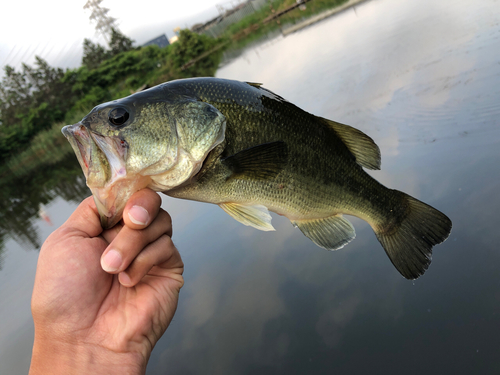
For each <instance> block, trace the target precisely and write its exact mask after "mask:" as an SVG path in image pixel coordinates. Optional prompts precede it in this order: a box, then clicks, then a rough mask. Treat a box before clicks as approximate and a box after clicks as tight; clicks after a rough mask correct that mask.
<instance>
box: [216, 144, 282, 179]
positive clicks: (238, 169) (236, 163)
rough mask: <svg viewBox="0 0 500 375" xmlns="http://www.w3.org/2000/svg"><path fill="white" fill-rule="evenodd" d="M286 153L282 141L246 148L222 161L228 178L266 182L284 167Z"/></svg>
mask: <svg viewBox="0 0 500 375" xmlns="http://www.w3.org/2000/svg"><path fill="white" fill-rule="evenodd" d="M287 157H288V153H287V147H286V143H285V142H282V141H277V142H270V143H264V144H261V145H258V146H254V147H250V148H247V149H246V150H243V151H240V152H238V153H236V154H234V155H231V156H228V157H227V158H225V159H223V160H222V163H224V164H225V165H226V166H227V167H228V168H229V170H230V171H231V175H230V176H229V178H240V179H245V178H250V179H253V180H267V179H271V178H274V177H275V176H276V175H277V174H278V173H279V172H280V171H281V170H282V169H283V167H284V166H285V163H286V161H287Z"/></svg>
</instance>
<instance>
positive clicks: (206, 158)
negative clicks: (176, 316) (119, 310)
mask: <svg viewBox="0 0 500 375" xmlns="http://www.w3.org/2000/svg"><path fill="white" fill-rule="evenodd" d="M63 133H64V134H65V135H66V137H67V138H68V140H69V141H70V143H71V144H72V146H73V148H74V150H75V153H76V155H77V157H78V160H79V161H80V164H81V165H82V169H83V171H84V173H85V175H86V178H87V184H88V185H89V187H90V188H91V190H92V193H93V195H94V200H95V201H96V205H97V207H98V209H99V212H100V214H101V222H102V224H103V226H104V227H108V226H112V225H114V224H115V223H116V222H117V221H118V220H120V217H121V213H122V211H123V207H124V206H125V203H126V200H127V199H128V197H130V195H131V194H133V192H134V191H137V190H139V189H141V188H144V187H150V188H152V189H154V190H156V191H162V192H164V193H165V194H168V195H170V196H173V197H177V198H184V199H191V200H198V201H202V202H208V203H214V204H218V205H219V206H220V207H221V208H222V209H224V210H225V211H226V212H227V213H228V214H229V215H231V216H232V217H233V218H235V219H236V220H238V221H240V222H242V223H243V224H245V225H250V226H253V227H255V228H257V229H261V230H273V229H274V228H273V227H272V225H271V216H270V215H269V211H272V212H276V213H278V214H280V215H284V216H286V217H287V218H288V219H290V221H291V222H292V224H293V225H294V226H296V227H298V228H299V229H300V230H301V231H302V233H303V234H304V235H306V236H307V237H308V238H310V239H311V240H312V241H313V242H314V243H315V244H317V245H318V246H320V247H323V248H326V249H329V250H336V249H339V248H341V247H343V246H344V245H346V244H347V243H348V242H350V241H351V240H352V239H353V238H354V237H355V231H354V228H353V226H352V225H351V224H350V222H349V221H348V220H347V219H345V218H344V217H343V215H344V214H348V215H354V216H357V217H360V218H361V219H363V220H365V221H367V222H368V223H369V224H370V225H371V227H372V228H373V230H374V231H375V234H376V235H377V238H378V240H379V242H380V243H381V244H382V246H383V247H384V249H385V251H386V253H387V255H388V256H389V258H390V260H391V261H392V263H393V264H394V266H395V267H396V268H397V269H398V271H399V272H400V273H401V274H402V275H403V276H404V277H406V278H409V279H414V278H416V277H418V276H420V275H421V274H423V273H424V272H425V270H426V269H427V267H428V266H429V264H430V262H431V254H432V247H433V246H434V245H436V244H439V243H441V242H443V241H444V240H445V239H446V238H447V237H448V235H449V233H450V231H451V221H450V220H449V219H448V218H447V217H446V215H444V214H443V213H441V212H439V211H438V210H436V209H434V208H433V207H431V206H429V205H427V204H425V203H423V202H420V201H418V200H417V199H415V198H413V197H410V196H409V195H407V194H405V193H403V192H399V191H397V190H392V189H388V188H386V187H385V186H383V185H381V184H380V183H379V182H377V181H376V180H375V179H374V178H372V177H371V176H370V175H368V174H367V173H366V172H365V171H364V169H363V167H365V168H369V169H379V168H380V151H379V149H378V147H377V146H376V144H375V143H374V142H373V140H372V139H371V138H370V137H368V136H367V135H365V134H363V133H362V132H360V131H359V130H356V129H354V128H352V127H350V126H347V125H343V124H340V123H336V122H334V121H330V120H327V119H323V118H321V117H317V116H314V115H312V114H310V113H307V112H306V111H304V110H302V109H300V108H299V107H297V106H295V105H294V104H292V103H289V102H288V101H286V100H285V99H283V98H282V97H280V96H279V95H276V94H274V93H273V92H271V91H269V90H267V89H265V88H263V87H262V86H261V84H258V83H245V82H238V81H232V80H225V79H216V78H194V79H186V80H176V81H171V82H167V83H165V84H162V85H159V86H156V87H154V88H152V89H149V90H146V91H143V92H140V93H137V94H134V95H131V96H129V97H127V98H123V99H120V100H116V101H113V102H109V103H104V104H101V105H99V106H97V107H96V108H94V109H93V110H92V111H91V112H90V114H89V115H87V116H86V117H85V118H84V119H83V120H82V121H81V122H80V123H78V124H75V125H71V126H67V127H65V128H64V129H63ZM94 142H95V143H94ZM106 142H107V143H106ZM82 145H83V146H82ZM96 145H97V146H96ZM92 155H93V156H92ZM92 157H94V158H95V159H96V161H95V162H94V164H92V160H90V159H92ZM89 165H94V167H93V168H90V167H89Z"/></svg>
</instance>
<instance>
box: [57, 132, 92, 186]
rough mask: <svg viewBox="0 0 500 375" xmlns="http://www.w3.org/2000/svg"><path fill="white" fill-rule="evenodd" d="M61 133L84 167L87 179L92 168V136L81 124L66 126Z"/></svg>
mask: <svg viewBox="0 0 500 375" xmlns="http://www.w3.org/2000/svg"><path fill="white" fill-rule="evenodd" d="M61 132H62V133H63V135H64V136H65V137H66V139H67V140H68V141H69V143H70V145H71V147H72V148H73V151H74V152H75V155H76V157H77V159H78V162H79V163H80V166H81V167H82V170H83V174H84V175H85V178H87V177H88V174H89V166H90V152H89V150H90V147H91V145H90V142H91V139H90V134H89V132H88V129H87V128H86V127H85V126H84V125H83V124H82V123H80V122H78V123H76V124H73V125H66V126H65V127H63V128H62V129H61Z"/></svg>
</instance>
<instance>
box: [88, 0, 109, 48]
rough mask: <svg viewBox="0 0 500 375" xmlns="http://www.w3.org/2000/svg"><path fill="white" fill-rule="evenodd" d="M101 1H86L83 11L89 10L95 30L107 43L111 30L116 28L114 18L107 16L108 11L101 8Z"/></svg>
mask: <svg viewBox="0 0 500 375" xmlns="http://www.w3.org/2000/svg"><path fill="white" fill-rule="evenodd" d="M101 3H102V0H88V1H87V3H86V4H85V5H84V6H83V9H90V11H91V13H90V16H89V18H90V20H91V21H93V22H95V24H96V25H95V29H96V31H97V32H98V33H100V34H101V35H102V36H103V37H104V39H105V40H106V42H108V43H109V40H110V34H111V32H112V31H111V30H112V29H113V28H115V29H116V28H117V25H116V18H113V17H110V16H108V12H109V9H108V8H103V7H101Z"/></svg>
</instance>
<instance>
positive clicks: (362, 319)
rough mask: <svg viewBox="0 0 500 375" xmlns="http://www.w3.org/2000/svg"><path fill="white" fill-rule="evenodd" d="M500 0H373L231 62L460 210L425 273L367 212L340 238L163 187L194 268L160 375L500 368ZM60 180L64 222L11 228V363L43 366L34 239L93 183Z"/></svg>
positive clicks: (445, 207) (7, 315)
mask: <svg viewBox="0 0 500 375" xmlns="http://www.w3.org/2000/svg"><path fill="white" fill-rule="evenodd" d="M499 6H500V2H499V1H495V0H484V1H482V2H480V3H479V2H471V1H466V0H454V1H451V0H441V1H439V2H436V1H434V0H421V1H418V2H416V1H411V2H410V1H407V2H401V1H397V0H372V1H367V2H365V3H363V4H361V5H359V6H357V7H355V8H354V9H350V10H347V11H345V12H343V13H341V14H339V15H337V16H334V17H331V18H328V19H327V20H325V21H323V22H321V23H318V24H315V25H313V26H311V27H308V28H306V29H303V30H301V31H299V32H297V33H295V34H292V35H290V36H287V37H286V38H283V37H280V36H278V37H274V38H272V39H268V40H266V41H265V42H263V43H262V44H260V45H258V46H254V47H252V48H249V49H247V50H245V51H244V52H243V53H242V54H241V55H240V56H239V57H237V58H236V59H234V60H233V61H231V62H229V63H227V64H226V65H224V66H223V67H222V68H221V69H220V70H219V71H218V73H217V76H218V77H221V78H232V79H238V80H245V81H251V82H262V83H264V85H265V87H266V88H268V89H270V90H272V91H274V92H276V93H278V94H280V95H281V96H283V97H284V98H286V99H287V100H289V101H291V102H293V103H295V104H297V105H298V106H300V107H301V108H303V109H305V110H307V111H309V112H311V113H314V114H316V115H318V116H322V117H326V118H329V119H332V120H336V121H339V122H343V123H346V124H349V125H352V126H355V127H357V128H359V129H360V130H362V131H363V132H365V133H367V134H368V135H370V136H371V137H372V138H373V139H374V140H375V141H376V143H377V144H378V145H379V146H380V148H381V152H382V170H381V171H370V174H371V175H373V176H374V177H375V178H376V179H378V180H379V181H380V182H382V183H383V184H384V185H386V186H388V187H391V188H395V189H398V190H402V191H405V192H407V193H409V194H411V195H413V196H415V197H416V198H418V199H420V200H422V201H424V202H426V203H428V204H431V205H433V206H434V207H436V208H438V209H439V210H441V211H443V212H444V213H446V214H447V215H448V216H449V217H450V218H451V220H452V221H453V225H454V226H453V231H452V233H451V236H450V238H449V239H448V240H447V241H446V242H445V243H444V244H442V245H438V246H436V247H435V248H434V256H433V262H432V264H431V266H430V268H429V270H428V271H427V273H426V274H425V275H424V276H422V277H421V278H419V279H418V280H416V281H413V282H412V281H408V280H405V279H403V278H402V277H401V276H400V275H399V273H398V272H397V271H396V270H395V269H394V267H393V266H392V264H391V263H390V261H389V259H388V258H387V256H386V255H385V253H384V251H383V249H382V247H381V246H380V244H379V243H378V241H377V240H376V238H375V235H374V234H373V232H372V230H371V228H370V227H369V226H368V225H367V224H366V223H364V222H363V221H361V220H359V219H355V218H352V222H353V224H354V226H355V228H356V232H357V237H356V239H355V240H354V241H353V242H351V243H350V244H349V245H347V246H346V247H344V248H343V249H342V250H339V251H336V252H328V251H325V250H322V249H320V248H318V247H316V246H315V245H314V244H313V243H312V242H310V241H309V240H308V239H307V238H306V237H304V236H303V235H302V233H301V232H300V231H299V230H297V229H294V228H293V227H292V226H291V225H290V223H289V221H288V220H287V219H286V218H282V217H278V216H277V215H273V224H274V226H275V228H276V230H277V231H276V232H259V231H257V230H255V229H253V228H248V227H245V226H243V225H241V224H239V223H238V222H236V221H234V220H233V219H231V218H230V217H229V216H228V215H227V214H225V213H224V212H223V211H222V210H221V209H219V208H218V207H216V206H212V205H208V204H201V203H196V202H188V201H179V200H174V199H171V198H167V197H164V200H163V207H164V208H165V209H167V210H168V211H169V212H170V213H171V214H172V216H173V222H174V233H175V234H174V242H175V243H176V244H177V246H178V248H179V249H180V251H181V254H182V256H183V259H184V262H185V264H186V272H185V278H186V283H185V287H184V289H183V291H182V293H181V299H180V304H179V309H178V312H177V314H176V316H175V318H174V321H173V322H172V325H171V327H170V328H169V329H168V331H167V333H166V334H165V336H164V337H163V338H162V339H161V340H160V342H159V343H158V345H157V347H156V348H155V350H154V352H153V355H152V358H151V361H150V364H149V367H148V374H164V373H170V374H254V373H259V374H277V373H287V374H306V373H307V374H332V373H337V374H366V373H384V374H401V373H405V374H422V373H426V374H442V373H450V374H471V373H475V374H496V373H500V362H499V361H498V358H499V356H500V341H499V340H498V336H499V334H498V333H499V327H500V313H499V311H500V292H499V291H500V273H499V272H498V265H499V263H500V254H499V245H500V232H499V231H498V223H499V220H498V212H500V198H499V194H498V191H500V176H499V172H498V170H499V168H498V165H499V164H500V120H499V119H500V54H499V53H498V51H500V22H499V21H500V19H499V18H498V9H499ZM96 104H97V103H96ZM74 161H75V163H76V158H75V159H74ZM70 186H73V185H70ZM78 186H79V185H78ZM54 189H55V188H51V189H49V193H47V194H46V196H43V197H42V198H43V199H42V198H40V197H38V196H37V199H38V200H40V201H42V200H43V201H44V203H45V204H46V211H47V213H48V214H49V215H50V217H51V220H52V222H53V226H49V225H48V223H46V222H45V221H43V220H41V219H36V220H35V219H32V221H31V222H30V223H31V224H30V225H32V228H31V229H30V230H29V231H26V234H29V233H33V231H35V232H36V233H37V235H36V236H35V237H33V238H34V240H33V241H29V240H26V238H24V237H25V235H23V234H22V233H21V234H19V233H17V232H16V237H15V238H16V241H14V240H13V239H8V240H6V241H5V243H4V248H5V251H4V254H3V263H2V270H1V271H0V301H2V303H1V305H0V373H2V374H4V373H6V374H7V373H21V372H26V370H27V368H28V366H29V357H30V350H31V343H32V339H33V327H32V322H31V317H30V312H29V299H30V295H31V288H32V283H33V279H34V273H35V267H36V259H37V255H38V252H37V251H32V250H35V249H36V247H37V246H36V244H37V243H40V242H41V241H43V240H44V239H45V238H46V236H47V235H48V234H49V233H50V231H52V230H53V228H55V227H57V226H58V225H60V224H61V223H62V222H63V221H64V220H65V219H66V218H67V217H68V215H69V213H70V212H71V211H72V210H73V209H74V207H75V206H76V202H77V201H78V200H79V199H80V198H79V196H80V195H81V194H76V195H75V196H74V197H70V196H69V195H63V196H64V197H65V198H66V199H62V198H60V197H58V196H59V194H52V193H50V192H52V191H54ZM71 189H77V188H76V187H75V186H73V187H70V188H67V189H66V190H71ZM59 190H60V191H66V190H64V189H62V188H59ZM51 194H52V195H51ZM49 198H50V199H53V198H55V199H53V200H50V199H49ZM34 206H36V207H37V208H38V201H37V203H36V205H34ZM37 208H36V209H37ZM35 212H36V210H35ZM26 220H27V219H26ZM23 223H24V222H23ZM23 236H24V237H23ZM23 238H24V239H23Z"/></svg>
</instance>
